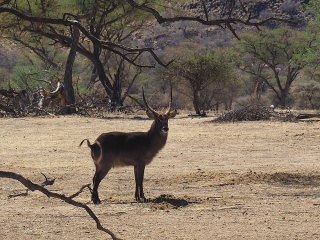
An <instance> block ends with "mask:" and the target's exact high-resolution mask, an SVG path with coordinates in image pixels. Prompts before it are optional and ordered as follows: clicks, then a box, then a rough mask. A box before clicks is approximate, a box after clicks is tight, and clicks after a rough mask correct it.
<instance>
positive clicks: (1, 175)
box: [0, 171, 120, 240]
mask: <svg viewBox="0 0 320 240" xmlns="http://www.w3.org/2000/svg"><path fill="white" fill-rule="evenodd" d="M0 178H9V179H14V180H17V181H19V182H20V183H21V184H23V185H24V186H25V187H26V188H28V189H29V190H30V191H32V192H33V191H39V192H41V193H43V194H44V195H46V196H47V197H49V198H50V197H52V198H56V199H60V200H62V201H64V202H66V203H68V204H71V205H73V206H75V207H79V208H83V209H84V210H86V212H87V213H88V214H89V216H90V217H91V218H92V219H93V220H94V221H95V222H96V225H97V229H98V230H100V231H103V232H105V233H107V234H109V235H110V236H111V237H112V239H113V240H120V238H117V237H116V235H115V234H114V233H113V232H111V231H110V230H109V229H107V228H105V227H103V226H102V224H101V222H100V220H99V218H98V217H97V216H96V215H95V214H94V212H93V211H92V210H91V208H89V207H88V206H87V205H86V204H84V203H80V202H77V201H75V200H73V199H72V197H67V196H65V195H63V194H59V193H53V192H50V191H49V190H47V189H45V188H44V187H42V186H40V185H38V184H35V183H33V182H31V181H30V180H29V179H27V178H25V177H23V176H21V175H20V174H17V173H14V172H6V171H0ZM72 196H73V195H72Z"/></svg>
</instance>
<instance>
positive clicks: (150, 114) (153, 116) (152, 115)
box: [146, 110, 156, 119]
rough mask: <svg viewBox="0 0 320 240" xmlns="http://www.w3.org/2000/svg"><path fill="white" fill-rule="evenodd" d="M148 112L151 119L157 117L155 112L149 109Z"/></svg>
mask: <svg viewBox="0 0 320 240" xmlns="http://www.w3.org/2000/svg"><path fill="white" fill-rule="evenodd" d="M146 114H147V116H148V117H149V118H150V119H155V118H156V116H155V114H154V113H153V112H151V111H149V110H147V111H146Z"/></svg>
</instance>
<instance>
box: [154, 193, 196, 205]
mask: <svg viewBox="0 0 320 240" xmlns="http://www.w3.org/2000/svg"><path fill="white" fill-rule="evenodd" d="M148 202H149V203H151V204H152V205H169V206H171V207H172V208H179V207H185V206H187V205H189V204H191V203H192V202H191V201H188V200H185V199H183V198H176V197H174V196H172V195H165V194H162V195H160V196H159V197H156V198H153V199H149V200H148Z"/></svg>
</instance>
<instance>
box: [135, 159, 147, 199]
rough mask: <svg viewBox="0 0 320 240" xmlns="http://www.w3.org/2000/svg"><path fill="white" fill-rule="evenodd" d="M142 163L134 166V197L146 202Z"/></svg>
mask: <svg viewBox="0 0 320 240" xmlns="http://www.w3.org/2000/svg"><path fill="white" fill-rule="evenodd" d="M144 169H145V166H144V165H137V166H134V177H135V181H136V191H135V199H136V201H137V202H142V203H144V202H146V198H145V197H144V193H143V177H144Z"/></svg>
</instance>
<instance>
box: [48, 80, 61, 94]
mask: <svg viewBox="0 0 320 240" xmlns="http://www.w3.org/2000/svg"><path fill="white" fill-rule="evenodd" d="M60 87H61V83H60V82H58V85H57V88H56V90H54V91H53V92H50V94H55V93H57V92H58V91H59V89H60Z"/></svg>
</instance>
